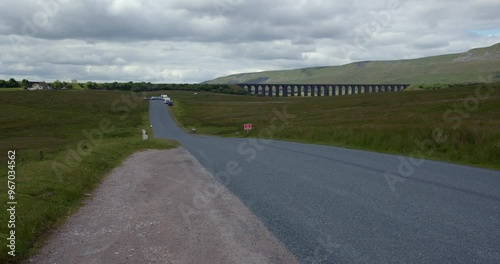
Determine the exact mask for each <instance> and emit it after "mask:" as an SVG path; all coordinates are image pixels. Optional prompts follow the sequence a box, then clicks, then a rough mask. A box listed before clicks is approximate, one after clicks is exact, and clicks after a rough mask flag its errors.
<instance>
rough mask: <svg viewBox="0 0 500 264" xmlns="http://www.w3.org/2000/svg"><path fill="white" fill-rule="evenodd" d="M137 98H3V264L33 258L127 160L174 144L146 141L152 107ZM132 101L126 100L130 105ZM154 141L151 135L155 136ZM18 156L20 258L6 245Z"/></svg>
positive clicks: (68, 94) (59, 94) (42, 94)
mask: <svg viewBox="0 0 500 264" xmlns="http://www.w3.org/2000/svg"><path fill="white" fill-rule="evenodd" d="M130 95H131V94H130V93H119V92H90V91H85V92H74V91H37V92H11V93H4V94H2V96H0V111H1V112H2V115H1V116H0V127H1V129H0V153H2V154H1V155H0V164H2V165H1V166H0V193H1V194H2V197H1V199H0V202H1V204H2V205H1V206H2V209H1V211H0V219H1V221H0V222H1V223H2V225H1V226H0V238H1V240H2V241H4V242H3V243H2V245H1V246H0V263H17V262H19V261H20V260H22V259H23V258H26V257H28V256H29V255H30V254H33V253H34V252H35V251H36V249H37V247H39V246H40V245H41V241H43V236H44V234H46V232H47V231H48V230H50V229H53V228H54V227H56V226H57V225H59V224H61V223H62V221H63V220H64V219H65V218H66V217H67V216H68V215H70V214H71V213H73V212H75V211H76V210H77V209H78V208H79V206H80V205H81V202H82V201H83V199H84V198H85V195H84V194H87V193H90V192H91V191H92V190H93V189H94V188H95V186H96V185H97V184H98V183H99V182H100V181H101V180H102V179H103V177H105V175H107V174H108V173H109V172H110V171H111V170H112V169H113V168H114V167H116V166H118V165H119V164H120V163H121V162H122V161H123V160H124V159H125V158H126V157H127V156H129V155H131V154H132V153H134V152H137V151H139V150H143V149H164V148H171V147H175V146H176V143H175V142H170V141H164V140H157V139H151V138H152V137H151V136H150V140H148V141H143V140H142V139H141V129H142V128H147V130H148V131H149V121H148V103H147V102H144V101H140V100H135V99H133V97H131V96H130ZM123 96H125V97H123ZM149 134H150V135H151V132H150V133H149ZM8 150H16V175H17V177H16V201H17V203H18V204H17V205H16V223H15V224H16V228H15V232H16V257H10V256H9V255H8V251H10V250H9V249H8V248H7V247H6V245H7V242H6V241H7V240H6V237H7V234H8V232H9V231H10V229H8V228H7V224H6V223H7V221H8V214H7V211H6V209H7V205H6V202H7V194H6V192H7V158H6V156H7V151H8Z"/></svg>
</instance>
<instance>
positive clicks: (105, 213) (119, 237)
mask: <svg viewBox="0 0 500 264" xmlns="http://www.w3.org/2000/svg"><path fill="white" fill-rule="evenodd" d="M215 183H216V181H215V179H214V177H213V176H212V175H211V174H210V173H209V172H207V171H206V170H205V168H204V167H203V166H201V165H200V164H199V163H198V161H197V160H196V159H195V158H194V157H193V156H192V155H191V154H189V152H187V151H186V150H185V149H183V148H178V149H174V150H165V151H157V150H150V151H145V152H140V153H136V154H134V155H132V156H131V157H130V158H128V159H127V160H126V161H125V162H124V163H123V164H122V165H121V166H120V167H118V168H116V169H115V170H113V172H112V173H111V174H110V175H109V176H108V177H107V178H106V179H105V180H104V181H103V182H102V184H101V185H100V186H99V187H98V188H97V189H96V190H95V191H94V192H93V193H92V197H91V198H90V199H88V200H87V201H86V202H85V205H84V206H83V207H82V208H81V209H80V210H79V211H78V212H77V213H76V214H74V215H73V216H71V217H70V218H69V219H68V220H67V221H66V223H65V224H64V225H63V226H61V228H59V229H58V230H56V231H55V232H54V233H53V234H52V235H51V236H50V238H49V239H48V241H47V242H46V245H45V246H44V247H43V248H42V249H41V250H40V252H39V254H38V255H36V256H34V257H33V258H32V259H31V260H30V262H32V263H109V264H114V263H298V262H297V260H296V258H295V257H294V256H293V255H292V254H291V253H290V252H289V251H288V250H287V249H286V248H284V246H283V245H282V244H281V243H280V242H279V241H278V240H277V239H276V238H274V237H273V236H272V235H271V233H270V232H269V231H268V230H267V229H266V227H265V226H264V225H263V224H262V223H261V222H260V220H259V219H258V218H257V217H255V216H254V215H253V214H252V213H251V212H250V211H249V210H248V209H247V208H246V207H245V206H244V205H243V203H242V202H241V201H240V200H239V199H238V198H237V197H235V196H234V195H233V194H232V193H230V192H229V191H228V190H227V189H225V187H223V186H221V185H217V184H215Z"/></svg>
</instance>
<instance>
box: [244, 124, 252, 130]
mask: <svg viewBox="0 0 500 264" xmlns="http://www.w3.org/2000/svg"><path fill="white" fill-rule="evenodd" d="M243 127H244V128H245V130H252V124H245V125H243Z"/></svg>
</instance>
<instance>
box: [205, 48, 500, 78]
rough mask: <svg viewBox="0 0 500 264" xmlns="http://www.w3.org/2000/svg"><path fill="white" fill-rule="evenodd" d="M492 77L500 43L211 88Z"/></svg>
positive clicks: (273, 74)
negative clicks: (270, 84)
mask: <svg viewBox="0 0 500 264" xmlns="http://www.w3.org/2000/svg"><path fill="white" fill-rule="evenodd" d="M490 75H492V76H493V81H500V43H499V44H496V45H493V46H491V47H487V48H479V49H473V50H470V51H468V52H465V53H459V54H450V55H442V56H434V57H427V58H421V59H412V60H399V61H364V62H356V63H351V64H348V65H344V66H331V67H317V68H305V69H296V70H285V71H269V72H257V73H243V74H236V75H230V76H226V77H221V78H217V79H215V80H212V81H208V82H207V83H209V84H234V83H283V84H286V83H296V84H300V83H318V84H326V83H359V84H368V83H387V84H389V83H401V84H402V83H408V84H438V83H445V84H456V83H477V82H479V78H480V77H481V76H483V77H485V78H486V77H488V76H490Z"/></svg>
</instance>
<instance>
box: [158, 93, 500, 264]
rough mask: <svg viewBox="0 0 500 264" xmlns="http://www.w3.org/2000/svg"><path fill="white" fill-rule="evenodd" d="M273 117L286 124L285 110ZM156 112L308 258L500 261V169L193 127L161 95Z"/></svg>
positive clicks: (172, 135) (161, 128) (161, 129)
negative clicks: (200, 131)
mask: <svg viewBox="0 0 500 264" xmlns="http://www.w3.org/2000/svg"><path fill="white" fill-rule="evenodd" d="M276 118H277V119H276V120H280V121H281V122H282V124H283V125H286V122H287V120H286V118H287V114H286V113H284V112H283V111H282V112H281V113H276ZM150 120H151V122H152V125H153V130H154V133H155V136H156V137H160V138H169V139H175V140H177V141H179V142H180V143H182V145H183V146H184V147H185V148H186V149H187V150H188V151H189V152H191V153H192V154H193V155H194V156H195V157H196V158H197V159H198V160H199V162H200V163H201V164H202V165H203V166H205V168H207V170H208V171H210V172H212V174H214V175H216V177H217V178H218V179H219V180H220V182H221V184H223V185H225V186H227V188H228V189H229V190H230V191H231V192H233V193H234V194H235V195H236V196H238V197H239V198H240V199H241V200H242V201H243V203H244V204H245V205H246V206H247V207H248V208H249V209H250V210H251V211H252V212H253V213H254V214H255V215H256V216H257V217H258V218H260V220H261V221H262V222H263V223H264V225H265V226H266V227H267V228H268V229H269V230H270V231H271V232H272V233H273V234H274V235H275V236H276V237H277V238H278V239H279V240H280V241H281V242H282V243H284V245H285V246H286V247H287V248H288V249H289V250H290V251H291V252H292V253H293V254H295V255H296V257H297V258H298V259H299V260H300V261H301V262H303V263H398V264H400V263H500V246H499V245H500V172H499V171H493V170H485V169H478V168H472V167H466V166H460V165H454V164H448V163H442V162H435V161H423V160H420V161H417V160H411V159H408V158H403V157H398V156H393V155H386V154H379V153H372V152H366V151H358V150H349V149H343V148H336V147H328V146H320V145H309V144H299V143H291V142H283V141H261V140H249V139H237V138H218V137H208V136H200V135H194V134H190V133H186V132H184V131H183V130H181V129H180V128H179V127H178V126H177V125H176V124H175V122H174V121H173V119H172V117H171V116H170V114H169V111H168V110H167V108H166V107H165V105H164V104H162V102H158V101H151V103H150ZM278 127H279V126H274V127H270V128H268V130H267V131H266V132H267V133H269V132H271V133H272V131H273V129H274V130H275V129H280V128H278Z"/></svg>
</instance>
